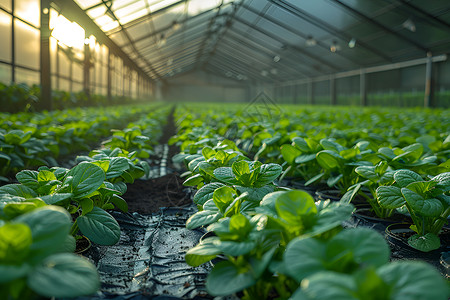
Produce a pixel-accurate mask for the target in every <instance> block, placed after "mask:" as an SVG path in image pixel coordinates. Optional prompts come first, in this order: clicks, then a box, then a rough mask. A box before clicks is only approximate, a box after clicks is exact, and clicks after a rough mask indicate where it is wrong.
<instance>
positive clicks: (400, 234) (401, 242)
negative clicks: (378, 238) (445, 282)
mask: <svg viewBox="0 0 450 300" xmlns="http://www.w3.org/2000/svg"><path fill="white" fill-rule="evenodd" d="M409 226H411V224H408V223H395V224H391V225H389V226H387V227H386V231H385V233H386V234H385V237H386V240H387V241H388V243H389V246H390V248H391V259H393V260H402V259H408V260H422V261H425V262H427V263H429V264H431V265H433V266H434V267H436V269H438V270H439V271H440V272H441V274H442V275H445V274H446V272H447V270H446V269H445V267H444V266H443V265H442V263H441V262H440V260H441V255H442V252H448V251H450V243H449V240H450V231H449V230H443V231H441V233H440V234H439V238H440V239H441V247H440V248H439V249H436V250H433V251H430V252H422V251H419V250H417V249H414V248H412V247H411V246H409V245H408V238H409V237H410V236H411V235H413V234H414V233H415V232H414V231H413V230H411V229H409ZM447 262H448V260H447ZM447 266H448V265H447Z"/></svg>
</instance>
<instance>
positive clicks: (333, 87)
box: [330, 75, 336, 105]
mask: <svg viewBox="0 0 450 300" xmlns="http://www.w3.org/2000/svg"><path fill="white" fill-rule="evenodd" d="M330 104H331V105H336V78H335V77H334V75H331V76H330Z"/></svg>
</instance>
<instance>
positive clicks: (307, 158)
mask: <svg viewBox="0 0 450 300" xmlns="http://www.w3.org/2000/svg"><path fill="white" fill-rule="evenodd" d="M315 159H316V154H315V153H312V154H302V155H299V156H297V157H296V158H295V163H296V164H303V163H306V162H308V161H312V160H315Z"/></svg>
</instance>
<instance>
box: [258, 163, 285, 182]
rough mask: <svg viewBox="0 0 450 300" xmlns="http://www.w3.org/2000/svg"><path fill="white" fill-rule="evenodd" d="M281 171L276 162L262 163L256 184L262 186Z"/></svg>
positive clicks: (271, 180)
mask: <svg viewBox="0 0 450 300" xmlns="http://www.w3.org/2000/svg"><path fill="white" fill-rule="evenodd" d="M282 172H283V168H282V167H281V166H280V165H278V164H263V165H262V166H261V167H260V172H259V176H258V180H257V186H258V187H262V186H264V185H266V184H269V183H271V182H273V181H274V180H275V179H277V178H278V176H280V174H281V173H282Z"/></svg>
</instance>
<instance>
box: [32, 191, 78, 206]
mask: <svg viewBox="0 0 450 300" xmlns="http://www.w3.org/2000/svg"><path fill="white" fill-rule="evenodd" d="M72 196H73V194H71V193H57V194H50V195H45V196H40V197H39V198H40V199H42V201H44V202H45V203H46V204H48V205H51V204H58V203H60V202H62V201H64V200H67V199H70V198H72Z"/></svg>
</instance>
